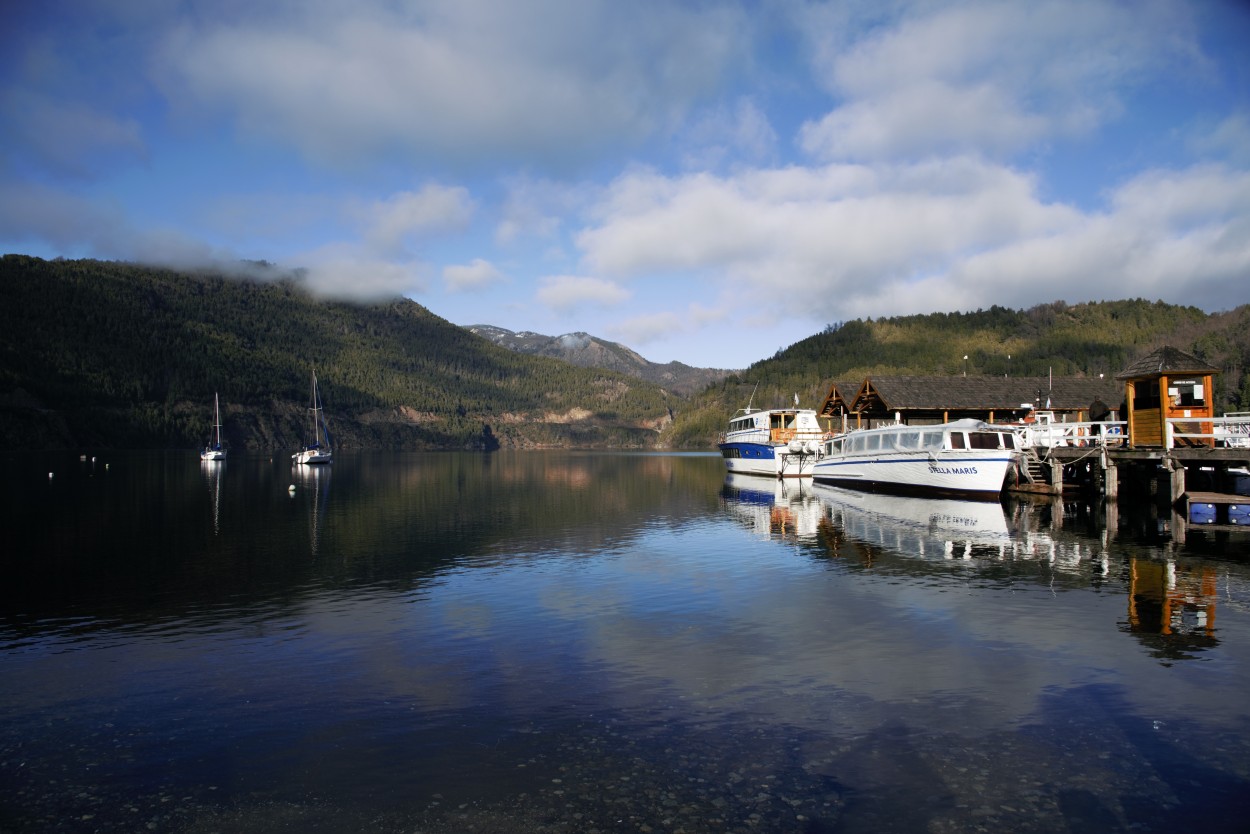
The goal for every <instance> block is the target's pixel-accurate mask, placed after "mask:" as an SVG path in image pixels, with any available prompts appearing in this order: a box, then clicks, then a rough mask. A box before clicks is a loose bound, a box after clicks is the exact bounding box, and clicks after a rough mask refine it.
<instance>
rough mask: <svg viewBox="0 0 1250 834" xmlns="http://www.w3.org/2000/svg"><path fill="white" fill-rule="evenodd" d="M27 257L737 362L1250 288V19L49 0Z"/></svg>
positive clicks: (993, 8)
mask: <svg viewBox="0 0 1250 834" xmlns="http://www.w3.org/2000/svg"><path fill="white" fill-rule="evenodd" d="M6 15H7V19H6V23H5V26H4V27H3V31H0V251H3V252H20V253H25V254H31V255H37V256H41V257H49V258H50V257H57V256H64V257H69V258H77V257H92V258H102V259H117V260H126V261H138V262H147V263H159V264H166V265H172V266H179V267H198V266H205V265H208V266H215V267H218V268H234V267H233V265H236V264H237V263H238V262H240V261H243V260H266V261H270V262H273V263H278V264H281V265H285V266H291V267H301V268H304V269H306V270H307V275H308V281H309V283H310V284H311V286H312V287H313V288H314V289H315V290H316V291H317V292H320V293H323V294H325V295H327V296H332V297H352V298H373V297H378V296H387V295H390V296H393V295H397V294H403V295H406V296H408V297H410V298H412V299H414V300H416V301H417V302H419V303H420V304H422V305H424V306H426V307H428V308H429V309H430V310H431V311H433V312H434V313H436V314H437V315H440V316H442V317H444V318H446V319H448V320H450V321H452V322H455V323H456V324H462V325H468V324H494V325H498V326H501V327H507V328H509V329H512V330H533V331H538V332H542V333H547V334H550V335H559V334H562V333H567V332H572V331H578V330H581V331H586V332H589V333H592V334H595V335H597V336H601V337H605V338H609V339H613V340H616V341H620V342H623V343H624V344H626V345H628V346H630V347H632V348H634V349H635V350H637V351H638V352H639V353H641V354H642V355H643V356H645V357H646V358H648V359H650V360H652V361H655V362H667V361H670V360H678V361H681V362H685V363H687V364H691V365H696V366H707V367H721V368H742V367H745V366H746V365H748V364H750V363H751V362H754V361H756V360H759V359H763V358H766V357H768V356H771V355H772V354H773V353H774V352H776V351H777V350H778V349H781V348H784V347H787V346H789V345H790V344H793V343H794V342H796V341H798V340H800V339H802V338H805V337H807V336H809V335H811V334H813V333H816V332H818V331H820V330H821V329H823V328H824V326H825V325H827V324H829V323H831V322H836V321H845V320H849V319H854V318H860V317H866V316H872V317H879V316H893V315H907V314H913V313H930V312H942V311H957V310H963V311H968V310H975V309H978V308H986V307H989V306H991V305H994V304H998V305H1002V306H1006V307H1011V308H1024V307H1029V306H1032V305H1034V304H1039V303H1046V302H1051V301H1056V300H1063V301H1068V302H1070V303H1077V302H1082V301H1095V300H1103V299H1121V298H1138V297H1142V298H1147V299H1150V300H1154V299H1162V300H1165V301H1169V302H1174V303H1185V304H1195V305H1197V306H1200V307H1202V308H1203V309H1205V310H1208V311H1218V310H1226V309H1230V308H1232V307H1234V306H1237V305H1238V304H1243V303H1247V302H1250V280H1247V279H1248V278H1250V50H1248V49H1246V47H1245V44H1247V43H1250V4H1245V3H1240V2H1232V1H1231V0H1229V1H1228V2H1217V1H1216V0H1211V2H1179V0H1167V2H1152V1H1151V0H1132V2H1128V1H1127V0H1126V1H1125V2H1098V0H1033V2H1015V0H1012V1H1011V2H989V1H987V2H955V3H952V2H924V1H923V0H921V1H920V2H890V0H868V1H867V2H857V1H856V2H803V0H760V1H759V2H741V3H735V2H718V1H717V0H707V2H650V0H631V2H628V3H623V2H619V0H527V2H521V0H278V1H277V2H264V0H204V1H203V2H201V0H183V1H182V2H177V1H176V0H44V2H42V3H38V4H35V3H24V4H17V5H13V4H11V5H10V7H9V8H8V9H7V10H6Z"/></svg>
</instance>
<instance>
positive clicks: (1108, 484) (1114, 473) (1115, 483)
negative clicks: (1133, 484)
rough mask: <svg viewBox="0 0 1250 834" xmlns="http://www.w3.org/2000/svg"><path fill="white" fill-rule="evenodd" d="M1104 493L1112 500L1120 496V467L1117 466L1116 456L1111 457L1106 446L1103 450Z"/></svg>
mask: <svg viewBox="0 0 1250 834" xmlns="http://www.w3.org/2000/svg"><path fill="white" fill-rule="evenodd" d="M1101 457H1102V468H1103V477H1102V484H1103V493H1104V494H1105V495H1106V496H1107V497H1108V498H1109V499H1111V500H1112V501H1115V499H1117V498H1119V497H1120V467H1118V466H1116V463H1115V458H1113V457H1111V455H1110V453H1108V452H1107V449H1106V447H1103V450H1102V455H1101Z"/></svg>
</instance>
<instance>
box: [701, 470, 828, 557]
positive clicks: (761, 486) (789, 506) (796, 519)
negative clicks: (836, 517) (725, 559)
mask: <svg viewBox="0 0 1250 834" xmlns="http://www.w3.org/2000/svg"><path fill="white" fill-rule="evenodd" d="M721 498H722V500H723V501H724V503H725V508H726V509H727V510H728V511H729V512H730V513H731V514H732V515H733V517H734V518H735V519H737V520H738V521H740V522H741V523H743V524H745V525H746V526H747V528H748V529H750V530H751V531H752V532H754V533H755V535H757V536H759V537H760V538H763V539H768V538H775V539H781V540H789V541H797V540H800V539H813V538H815V536H816V531H817V528H818V527H819V525H820V518H821V515H822V513H823V507H822V506H821V503H820V500H819V499H818V498H817V497H816V496H815V494H813V492H812V482H811V480H809V479H806V478H791V479H788V480H787V479H784V478H763V477H760V476H758V475H742V474H730V475H728V476H726V478H725V485H724V488H723V489H722V490H721Z"/></svg>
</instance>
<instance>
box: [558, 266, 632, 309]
mask: <svg viewBox="0 0 1250 834" xmlns="http://www.w3.org/2000/svg"><path fill="white" fill-rule="evenodd" d="M537 298H538V300H539V301H540V302H542V303H543V304H545V305H546V306H548V307H550V308H551V309H553V310H555V311H557V312H561V313H567V312H570V311H572V310H574V309H577V308H579V307H586V306H591V307H612V306H615V305H617V304H620V303H621V302H623V301H625V300H626V299H628V298H629V292H628V291H627V290H625V289H624V288H622V287H620V286H619V285H617V284H615V283H613V282H612V281H605V280H604V279H602V278H587V277H582V276H577V275H556V276H551V277H548V278H544V279H543V280H542V282H541V284H540V286H539V288H538V293H537Z"/></svg>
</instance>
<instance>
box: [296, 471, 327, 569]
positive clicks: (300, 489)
mask: <svg viewBox="0 0 1250 834" xmlns="http://www.w3.org/2000/svg"><path fill="white" fill-rule="evenodd" d="M332 472H333V470H332V469H331V467H329V466H326V465H319V466H298V465H297V466H292V467H291V477H292V478H293V479H294V483H293V484H292V485H291V486H292V487H294V489H292V490H290V495H291V498H292V499H298V500H301V501H303V502H306V503H307V504H308V541H309V547H310V548H311V552H312V555H314V556H316V555H317V553H318V552H319V551H320V550H321V530H322V527H323V526H324V524H325V514H326V507H327V506H329V503H330V477H331V474H332Z"/></svg>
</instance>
